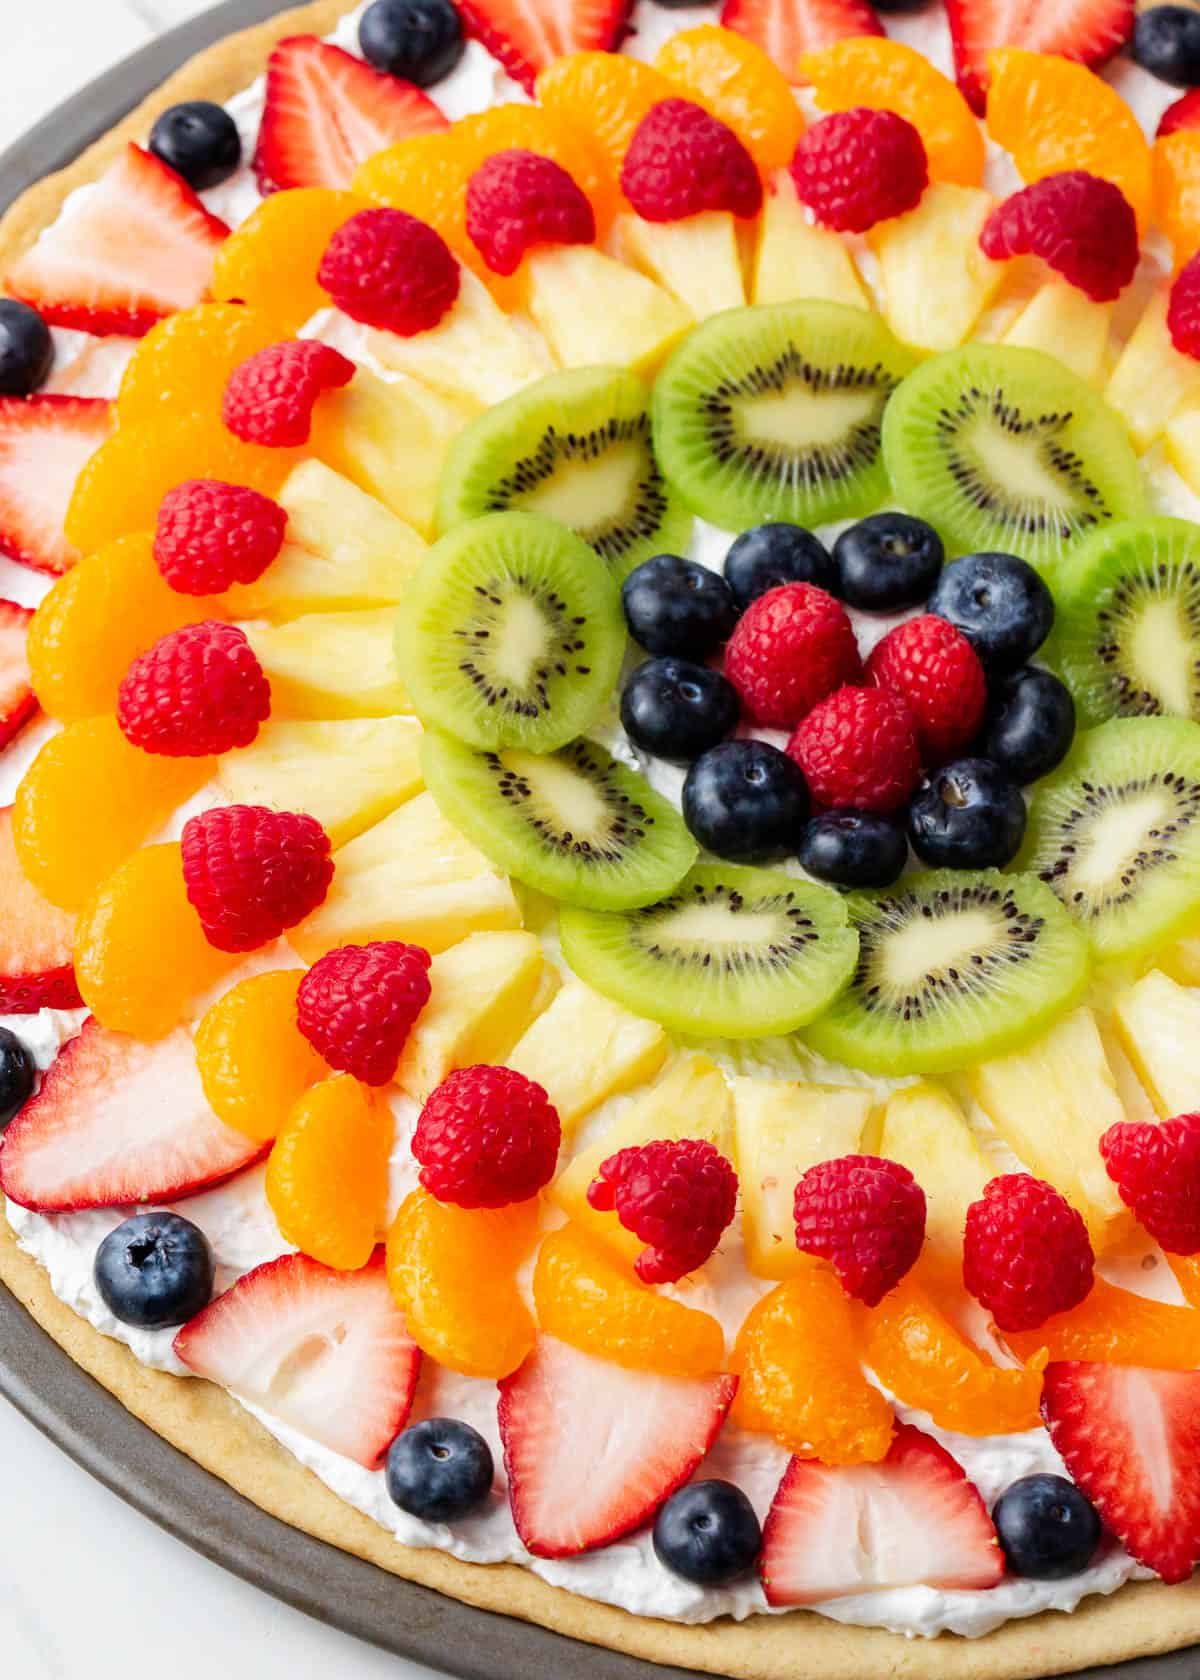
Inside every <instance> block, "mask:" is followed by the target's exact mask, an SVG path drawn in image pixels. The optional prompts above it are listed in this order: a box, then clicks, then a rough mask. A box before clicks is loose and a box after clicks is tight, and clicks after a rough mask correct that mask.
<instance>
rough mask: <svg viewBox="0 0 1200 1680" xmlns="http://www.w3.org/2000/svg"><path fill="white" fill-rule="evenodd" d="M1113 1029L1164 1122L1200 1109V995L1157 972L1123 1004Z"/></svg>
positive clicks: (1121, 999)
mask: <svg viewBox="0 0 1200 1680" xmlns="http://www.w3.org/2000/svg"><path fill="white" fill-rule="evenodd" d="M1113 1024H1114V1026H1115V1028H1116V1031H1117V1033H1118V1035H1119V1037H1120V1039H1121V1042H1122V1044H1123V1045H1124V1046H1125V1049H1126V1051H1127V1053H1128V1055H1129V1059H1130V1061H1131V1062H1132V1063H1133V1066H1134V1069H1135V1070H1136V1072H1137V1074H1138V1077H1139V1078H1140V1079H1141V1081H1142V1084H1143V1085H1144V1086H1145V1087H1146V1090H1147V1091H1148V1092H1149V1093H1150V1097H1151V1100H1152V1102H1153V1103H1154V1106H1155V1108H1156V1109H1157V1110H1158V1113H1159V1115H1160V1116H1161V1118H1162V1119H1164V1120H1169V1119H1170V1118H1171V1117H1172V1116H1173V1115H1176V1114H1190V1113H1192V1112H1193V1111H1194V1110H1195V1109H1197V1108H1200V992H1196V991H1193V990H1192V989H1191V987H1190V986H1181V985H1179V984H1178V982H1177V981H1175V980H1171V979H1169V978H1168V976H1167V975H1165V974H1163V973H1161V972H1160V971H1159V970H1158V969H1153V970H1152V971H1151V972H1150V973H1149V974H1146V975H1143V977H1142V978H1141V979H1140V980H1139V981H1138V983H1137V985H1136V986H1134V987H1132V988H1131V989H1130V990H1129V991H1128V992H1124V993H1123V994H1122V995H1121V996H1120V997H1119V998H1117V1000H1116V1002H1115V1003H1114V1004H1113Z"/></svg>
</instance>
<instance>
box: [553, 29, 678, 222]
mask: <svg viewBox="0 0 1200 1680" xmlns="http://www.w3.org/2000/svg"><path fill="white" fill-rule="evenodd" d="M678 91H679V90H678V88H676V87H674V86H673V85H672V84H671V83H670V82H669V81H668V80H667V79H666V77H665V76H662V75H660V74H659V72H658V71H657V70H655V69H653V68H652V67H651V66H650V65H649V64H643V63H642V62H641V60H640V59H636V58H627V57H625V56H623V55H622V54H620V53H609V52H577V53H570V54H569V55H568V56H567V57H566V58H559V59H556V60H555V62H554V63H553V64H551V65H549V66H548V67H547V68H546V69H545V70H543V71H542V72H541V74H540V75H539V76H538V79H537V96H538V98H539V100H540V101H541V103H542V105H543V106H544V107H545V109H546V110H547V111H549V113H550V115H551V116H552V117H553V118H554V119H555V121H556V122H559V123H561V124H563V125H570V126H572V127H574V128H576V129H578V130H581V131H582V132H583V133H584V134H585V135H587V136H588V137H589V139H590V141H591V143H592V145H593V147H594V148H595V150H596V152H597V153H598V154H599V155H600V157H601V159H602V161H603V164H604V173H605V177H606V179H607V182H608V185H609V187H610V188H611V190H612V191H613V192H614V193H619V192H620V190H621V165H622V163H624V161H625V153H626V152H627V151H628V149H629V142H630V140H632V138H633V131H634V129H635V128H636V127H637V125H638V124H639V123H640V122H641V120H642V118H643V117H644V116H645V115H646V112H647V111H648V110H650V108H651V106H653V105H657V104H658V103H659V102H660V101H661V100H663V99H670V98H672V97H674V96H676V95H677V94H678Z"/></svg>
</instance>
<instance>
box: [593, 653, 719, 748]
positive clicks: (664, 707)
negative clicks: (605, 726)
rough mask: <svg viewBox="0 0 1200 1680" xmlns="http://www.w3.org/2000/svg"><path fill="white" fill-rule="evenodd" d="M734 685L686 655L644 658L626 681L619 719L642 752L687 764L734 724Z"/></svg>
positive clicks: (713, 744)
mask: <svg viewBox="0 0 1200 1680" xmlns="http://www.w3.org/2000/svg"><path fill="white" fill-rule="evenodd" d="M737 720H738V697H737V690H736V689H735V688H734V686H733V684H732V683H731V682H730V681H729V679H728V678H727V677H723V676H722V675H721V673H720V672H719V671H713V670H711V669H710V668H709V667H708V666H707V665H695V664H693V663H692V661H691V660H690V659H647V661H646V663H645V664H644V665H639V666H638V668H637V670H636V671H635V672H634V673H633V675H632V676H631V677H630V679H629V681H628V682H627V683H626V684H625V692H624V693H623V694H622V696H621V722H622V724H623V725H624V726H625V733H626V734H627V735H628V736H629V739H630V740H631V741H632V742H633V744H634V745H635V746H638V747H641V749H642V751H643V752H648V753H653V754H654V755H655V756H656V757H657V758H669V759H671V760H673V761H674V762H675V763H677V764H686V763H688V762H689V761H690V760H691V759H693V758H698V757H699V756H700V754H701V753H702V752H707V751H708V749H709V747H715V746H716V744H717V742H718V741H723V740H724V739H725V737H726V735H728V734H730V733H731V732H732V731H733V729H734V728H735V727H736V725H737Z"/></svg>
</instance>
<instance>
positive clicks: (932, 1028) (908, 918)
mask: <svg viewBox="0 0 1200 1680" xmlns="http://www.w3.org/2000/svg"><path fill="white" fill-rule="evenodd" d="M847 905H848V907H849V911H850V919H851V921H852V922H853V924H854V926H855V927H856V928H857V929H858V936H859V941H860V944H859V953H858V965H857V967H856V969H855V971H854V977H853V979H852V981H851V983H850V985H849V987H848V988H847V990H846V991H844V992H843V993H842V995H841V997H840V998H838V999H837V1001H836V1002H835V1003H834V1005H833V1007H832V1008H831V1009H830V1010H829V1011H828V1013H827V1014H825V1015H823V1016H822V1017H821V1019H820V1020H819V1021H814V1022H813V1024H812V1026H811V1027H810V1028H809V1029H808V1031H807V1033H806V1034H805V1038H806V1040H807V1042H808V1043H809V1044H810V1045H811V1046H812V1048H813V1049H814V1050H817V1051H819V1052H820V1053H821V1054H822V1055H824V1056H829V1057H831V1058H832V1059H833V1060H834V1061H839V1062H845V1063H847V1064H848V1065H849V1066H850V1067H856V1068H863V1069H865V1071H866V1072H868V1073H883V1074H897V1073H945V1072H948V1071H949V1070H950V1069H951V1068H958V1067H964V1066H966V1065H967V1064H969V1063H971V1062H976V1061H980V1060H981V1059H982V1058H984V1057H986V1056H994V1055H997V1054H998V1053H999V1052H1000V1051H1002V1050H1006V1049H1008V1048H1009V1047H1010V1046H1011V1045H1012V1044H1014V1043H1016V1042H1017V1041H1018V1040H1020V1039H1025V1038H1032V1037H1033V1036H1034V1035H1035V1034H1036V1033H1037V1032H1038V1031H1040V1030H1041V1028H1043V1027H1044V1026H1045V1025H1046V1024H1047V1023H1048V1022H1049V1021H1050V1020H1051V1019H1053V1017H1054V1016H1056V1015H1057V1014H1059V1013H1060V1011H1062V1010H1064V1009H1066V1008H1068V1007H1069V1005H1070V1004H1072V1003H1073V1002H1074V1001H1075V1000H1076V998H1078V997H1079V995H1080V993H1081V992H1082V991H1083V988H1084V985H1085V984H1086V980H1087V970H1088V961H1087V941H1086V940H1085V939H1084V938H1082V936H1081V935H1080V932H1079V929H1078V928H1077V927H1076V926H1075V925H1074V924H1073V922H1072V921H1071V918H1070V917H1069V916H1068V915H1067V914H1066V912H1065V911H1064V910H1063V907H1062V905H1061V904H1060V903H1059V902H1058V900H1057V899H1056V898H1055V896H1054V894H1053V893H1052V892H1051V891H1050V889H1049V888H1048V887H1046V886H1044V885H1043V884H1042V882H1041V881H1038V880H1036V879H1035V878H1034V877H1033V876H1031V875H1001V874H999V873H998V872H997V871H996V870H994V869H985V870H976V871H968V870H956V869H939V870H932V871H930V872H929V873H927V874H918V875H909V876H906V877H904V878H903V879H902V880H900V881H898V882H897V883H896V885H895V886H894V887H886V888H883V889H882V890H880V891H878V892H864V893H856V894H853V895H852V896H851V897H850V898H848V899H847Z"/></svg>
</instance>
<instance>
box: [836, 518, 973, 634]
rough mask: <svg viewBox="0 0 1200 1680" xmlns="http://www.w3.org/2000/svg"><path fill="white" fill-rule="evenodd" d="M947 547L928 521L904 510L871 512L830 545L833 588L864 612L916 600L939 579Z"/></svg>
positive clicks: (913, 604)
mask: <svg viewBox="0 0 1200 1680" xmlns="http://www.w3.org/2000/svg"><path fill="white" fill-rule="evenodd" d="M945 558H946V551H945V549H944V548H943V547H942V539H941V537H939V536H938V534H937V532H936V531H935V530H934V528H933V526H932V525H926V523H925V521H924V520H923V519H912V518H910V517H909V515H908V514H906V513H873V514H872V515H871V517H870V518H869V519H860V520H859V522H858V524H857V525H851V527H850V529H849V530H848V531H843V532H842V534H841V536H840V537H839V538H838V540H837V541H836V542H835V543H834V545H833V563H834V565H835V566H836V567H837V579H838V581H837V593H838V594H839V595H840V596H841V598H842V600H843V601H845V602H847V604H848V605H850V606H852V607H859V608H861V609H862V611H863V612H897V611H898V610H899V609H900V608H901V607H916V606H920V605H921V603H922V602H923V601H926V600H928V598H929V592H930V590H931V589H932V588H933V586H934V584H935V583H936V582H937V580H938V574H939V573H940V572H941V569H942V562H943V561H944V560H945Z"/></svg>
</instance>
